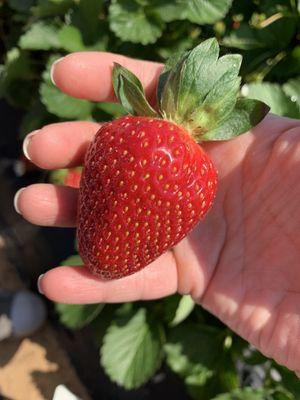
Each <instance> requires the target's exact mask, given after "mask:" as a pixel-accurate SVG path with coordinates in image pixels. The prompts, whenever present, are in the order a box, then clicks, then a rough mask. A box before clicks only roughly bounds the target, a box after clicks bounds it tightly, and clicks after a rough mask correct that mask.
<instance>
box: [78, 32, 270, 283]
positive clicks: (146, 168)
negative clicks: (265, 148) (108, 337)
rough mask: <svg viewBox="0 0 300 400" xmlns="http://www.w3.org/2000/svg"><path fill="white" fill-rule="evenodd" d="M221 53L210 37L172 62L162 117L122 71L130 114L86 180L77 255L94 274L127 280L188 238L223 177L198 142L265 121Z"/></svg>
mask: <svg viewBox="0 0 300 400" xmlns="http://www.w3.org/2000/svg"><path fill="white" fill-rule="evenodd" d="M218 56H219V47H218V43H217V41H216V40H215V39H210V40H207V41H205V42H203V43H201V44H200V45H199V46H197V47H196V48H195V49H194V50H192V51H190V52H188V53H185V54H183V55H182V56H181V57H178V56H175V57H174V58H172V59H171V60H169V61H168V63H167V64H166V67H165V69H164V70H163V72H162V74H161V76H160V79H159V83H158V105H159V110H158V111H156V110H154V109H153V108H152V107H151V106H150V104H149V103H148V102H147V100H146V98H145V94H144V91H143V88H142V85H141V83H140V81H139V80H138V79H137V78H136V77H135V76H134V75H133V74H132V73H131V72H130V71H128V70H127V69H125V68H124V67H121V66H120V65H118V64H115V66H114V69H113V83H114V88H115V92H116V95H117V98H118V99H119V100H120V102H121V103H122V105H123V106H124V107H125V108H126V109H127V111H128V112H129V113H130V114H131V115H127V116H125V117H121V118H119V119H116V120H114V121H112V122H109V123H106V124H104V125H102V126H101V128H100V129H99V131H98V133H97V134H96V136H95V138H94V140H93V142H92V143H91V145H90V146H89V149H88V151H87V154H86V159H85V163H84V169H83V174H82V179H81V183H80V195H79V208H78V229H77V239H78V248H79V253H80V255H81V257H82V259H83V261H84V263H85V265H86V267H87V268H89V270H90V271H91V272H92V273H94V274H96V275H99V276H100V277H102V278H105V279H112V278H121V277H124V276H126V275H129V274H132V273H134V272H136V271H138V270H140V269H141V268H144V267H145V266H147V265H148V264H149V263H151V262H152V261H153V260H155V259H156V258H157V257H158V256H160V255H161V254H162V253H164V252H165V251H167V250H168V249H170V248H172V247H173V246H175V245H176V244H177V243H178V242H179V241H180V240H182V239H183V238H184V237H185V236H186V235H187V234H188V233H189V232H190V231H191V229H193V227H195V225H196V224H197V223H198V222H199V220H200V219H201V218H203V217H204V216H205V215H206V214H207V212H208V210H209V209H210V207H211V206H212V204H213V200H214V198H215V195H216V188H217V171H216V169H215V167H214V166H213V163H212V161H211V160H210V158H209V156H208V155H207V154H206V153H205V151H204V149H203V147H202V146H201V144H199V143H202V141H205V140H224V139H230V138H231V137H234V136H236V135H238V134H241V133H243V132H245V131H247V130H249V129H250V128H251V127H252V126H253V125H255V124H257V123H258V122H260V121H261V120H262V118H263V117H264V116H265V115H266V113H267V111H268V107H267V106H266V105H265V104H263V103H261V102H259V101H256V100H250V99H238V98H237V97H238V92H239V85H240V78H239V77H238V71H239V68H240V64H241V57H240V56H239V55H226V56H223V57H221V58H218Z"/></svg>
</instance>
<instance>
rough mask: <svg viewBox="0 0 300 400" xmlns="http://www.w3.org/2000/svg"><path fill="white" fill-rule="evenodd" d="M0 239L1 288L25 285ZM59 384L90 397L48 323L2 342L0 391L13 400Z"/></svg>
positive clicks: (41, 397)
mask: <svg viewBox="0 0 300 400" xmlns="http://www.w3.org/2000/svg"><path fill="white" fill-rule="evenodd" d="M0 243H1V245H2V246H1V249H0V266H1V268H0V282H1V289H10V290H18V289H22V288H24V285H23V284H22V282H21V280H20V278H19V277H18V275H17V273H16V271H15V270H14V267H13V266H12V265H11V263H10V262H9V261H8V260H7V256H6V246H5V237H3V236H0ZM59 384H64V385H66V386H67V387H68V388H69V389H70V390H71V391H73V392H74V393H76V394H77V395H78V396H80V397H81V398H82V399H83V400H85V399H87V400H88V399H90V397H89V395H88V394H87V391H86V390H85V388H84V387H83V385H82V384H81V382H80V380H79V379H78V376H77V375H76V372H75V370H74V368H73V367H72V365H71V363H70V361H69V359H68V357H67V354H66V353H65V351H64V350H63V348H62V347H61V346H60V344H59V343H58V341H57V338H56V335H55V333H54V331H53V328H52V327H51V326H50V324H49V323H46V324H45V326H44V327H43V328H42V329H41V330H39V332H37V333H36V334H34V335H32V336H31V337H28V338H24V339H15V338H12V339H7V340H5V341H3V342H2V343H1V345H0V393H1V395H3V396H5V397H7V398H8V399H13V400H24V399H25V398H26V400H48V399H52V396H53V393H54V390H55V388H56V386H57V385H59ZM25 394H26V395H25Z"/></svg>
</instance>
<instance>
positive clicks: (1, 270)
mask: <svg viewBox="0 0 300 400" xmlns="http://www.w3.org/2000/svg"><path fill="white" fill-rule="evenodd" d="M212 36H215V37H216V38H217V39H218V41H219V43H220V45H221V46H222V52H223V53H227V52H240V53H241V54H242V55H243V60H244V61H243V64H242V71H241V74H242V78H243V86H242V94H243V95H244V96H249V97H252V98H257V99H261V100H263V101H265V102H266V103H267V104H269V105H270V106H271V111H272V112H274V113H276V114H279V115H284V116H288V117H293V118H300V0H280V1H276V0H235V1H232V0H211V1H207V0H191V1H188V0H154V1H150V0H112V1H108V0H0V121H1V125H0V126H1V128H0V157H1V158H0V205H1V206H0V296H2V297H1V298H0V302H1V304H0V331H1V318H2V317H1V315H3V313H4V312H3V309H5V310H6V311H5V312H6V314H7V315H10V314H11V310H12V305H11V304H13V303H12V302H13V300H11V299H15V298H16V294H18V293H20V291H25V292H27V293H28V292H29V293H33V294H34V296H36V297H35V298H36V299H38V300H37V301H40V302H41V307H42V309H44V310H46V312H47V321H46V323H45V324H43V326H42V327H41V328H40V329H39V330H37V331H35V332H34V333H32V334H31V335H27V334H26V333H24V332H23V333H22V334H20V335H17V334H16V333H15V332H12V333H11V334H10V335H6V337H5V338H3V339H2V340H1V335H0V340H1V342H0V398H1V395H2V396H3V398H4V399H11V400H19V399H20V400H25V399H26V400H35V399H52V398H53V393H54V390H55V388H56V387H57V385H59V384H64V385H66V386H67V387H68V388H69V389H70V390H71V391H72V392H74V393H76V395H77V396H78V397H80V398H81V399H84V400H85V399H87V400H88V399H97V400H98V399H147V400H148V399H152V398H157V399H165V398H167V397H172V398H173V399H174V400H177V399H178V400H179V399H180V400H185V399H199V400H200V399H201V400H210V399H214V400H234V399H235V400H239V399H241V400H271V399H275V400H299V399H300V381H299V380H298V379H297V378H296V377H295V375H294V374H293V373H291V372H289V371H288V370H287V369H285V368H283V367H280V366H278V365H276V363H275V362H273V361H272V360H268V359H266V358H265V357H263V356H262V355H261V354H260V353H259V352H257V351H256V350H255V349H254V348H252V347H250V346H249V345H248V344H247V343H246V342H244V341H243V340H242V339H240V338H239V337H237V336H236V335H234V334H233V333H232V332H231V331H230V330H229V329H228V328H227V327H225V326H224V325H223V324H221V323H220V322H219V321H218V320H217V319H215V318H214V317H213V316H212V315H210V314H209V313H207V312H206V311H204V310H203V309H201V307H200V306H197V307H195V305H194V303H193V301H192V300H191V298H190V297H189V296H183V297H181V296H177V295H175V296H171V297H169V298H166V299H163V300H160V301H152V302H147V303H146V302H138V303H134V304H133V303H126V304H116V305H104V304H96V305H80V306H79V305H63V304H53V303H51V302H47V301H46V300H42V301H41V298H40V297H37V295H36V294H35V291H36V289H35V286H36V279H37V277H38V276H39V275H40V274H41V273H43V272H44V271H45V270H46V269H47V268H48V267H49V268H50V267H51V266H55V265H59V264H60V263H66V262H67V263H68V264H69V265H72V264H74V265H78V264H79V263H80V259H79V256H78V255H77V254H76V245H75V240H74V239H75V232H74V230H72V229H48V228H38V227H34V226H32V225H30V224H29V223H27V222H25V221H23V220H22V218H21V217H19V216H18V215H17V214H16V213H15V212H14V211H13V208H12V199H13V195H14V193H15V191H16V190H17V189H19V188H21V187H23V186H26V185H28V184H30V183H33V182H47V181H48V182H49V181H51V182H55V183H59V184H65V185H70V186H75V187H76V186H78V182H79V177H80V169H72V170H69V171H68V170H57V171H41V170H39V169H37V168H35V167H34V166H33V165H32V164H31V163H30V162H29V161H27V160H26V159H25V158H24V157H23V155H22V152H21V145H22V140H23V138H24V136H25V135H26V134H28V133H29V132H31V131H33V130H34V129H38V128H40V127H41V126H43V125H44V124H48V123H52V122H57V121H65V120H82V119H83V120H95V121H103V120H109V119H112V118H115V117H118V116H120V115H122V114H123V113H124V110H123V109H122V107H121V106H120V105H117V104H111V103H101V104H100V103H92V102H88V101H83V100H78V99H73V98H70V97H68V96H67V95H65V94H62V93H61V92H59V91H58V89H57V88H56V87H55V86H54V85H53V84H52V83H51V81H50V77H49V69H50V66H51V64H52V62H53V61H54V60H55V59H57V58H59V57H62V56H63V55H65V54H67V53H70V52H74V51H88V50H92V51H97V50H99V51H106V50H107V51H110V52H114V53H120V54H124V55H127V56H131V57H136V58H142V59H149V60H150V59H151V60H156V61H160V62H164V61H165V60H166V59H167V58H168V57H169V56H170V55H172V54H173V53H174V52H178V51H184V50H187V49H190V48H192V47H194V46H195V45H197V44H198V43H200V42H201V41H202V40H204V39H206V38H208V37H212ZM66 259H67V261H66ZM3 293H6V294H5V295H3ZM7 293H9V294H7ZM3 299H4V300H3ZM8 299H10V300H8ZM7 304H9V306H7ZM5 307H6V308H5ZM1 313H2V314H1ZM42 319H43V318H41V320H42ZM17 336H19V337H17ZM120 337H122V340H119V338H120ZM145 354H151V357H145ZM57 398H58V397H57ZM70 398H71V397H70Z"/></svg>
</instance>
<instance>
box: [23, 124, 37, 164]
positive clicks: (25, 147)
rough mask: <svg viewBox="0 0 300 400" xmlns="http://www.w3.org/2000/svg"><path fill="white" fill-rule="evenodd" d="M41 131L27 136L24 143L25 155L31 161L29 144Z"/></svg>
mask: <svg viewBox="0 0 300 400" xmlns="http://www.w3.org/2000/svg"><path fill="white" fill-rule="evenodd" d="M39 131H40V129H36V130H35V131H33V132H31V133H29V134H28V135H27V136H26V138H25V139H24V142H23V154H24V156H25V157H26V158H27V159H28V160H30V159H31V158H30V155H29V152H28V147H29V143H30V141H31V139H32V138H33V136H35V135H36V134H37V133H38V132H39Z"/></svg>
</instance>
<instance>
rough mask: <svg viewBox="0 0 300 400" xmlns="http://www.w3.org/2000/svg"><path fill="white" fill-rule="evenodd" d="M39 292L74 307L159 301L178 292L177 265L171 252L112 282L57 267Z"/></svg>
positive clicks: (77, 269) (75, 269) (42, 281)
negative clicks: (92, 304) (79, 305)
mask: <svg viewBox="0 0 300 400" xmlns="http://www.w3.org/2000/svg"><path fill="white" fill-rule="evenodd" d="M39 289H40V291H41V292H42V293H43V294H45V296H47V297H48V298H49V299H51V300H54V301H58V302H62V303H73V304H87V303H119V302H123V301H135V300H151V299H157V298H160V297H164V296H168V295H170V294H172V293H175V292H176V291H177V268H176V262H175V260H174V256H173V254H172V253H171V252H167V253H165V254H163V255H162V256H161V257H159V258H158V259H157V260H156V261H154V262H153V263H152V264H150V265H148V266H147V267H146V268H144V269H142V270H141V271H139V272H137V273H135V274H133V275H130V276H127V277H125V278H122V279H115V280H111V281H104V280H101V279H99V278H97V277H95V276H93V275H91V274H90V272H89V271H88V270H87V269H86V268H84V267H57V268H54V269H52V270H50V271H48V272H46V273H45V274H44V275H43V276H42V278H41V279H40V281H39Z"/></svg>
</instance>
